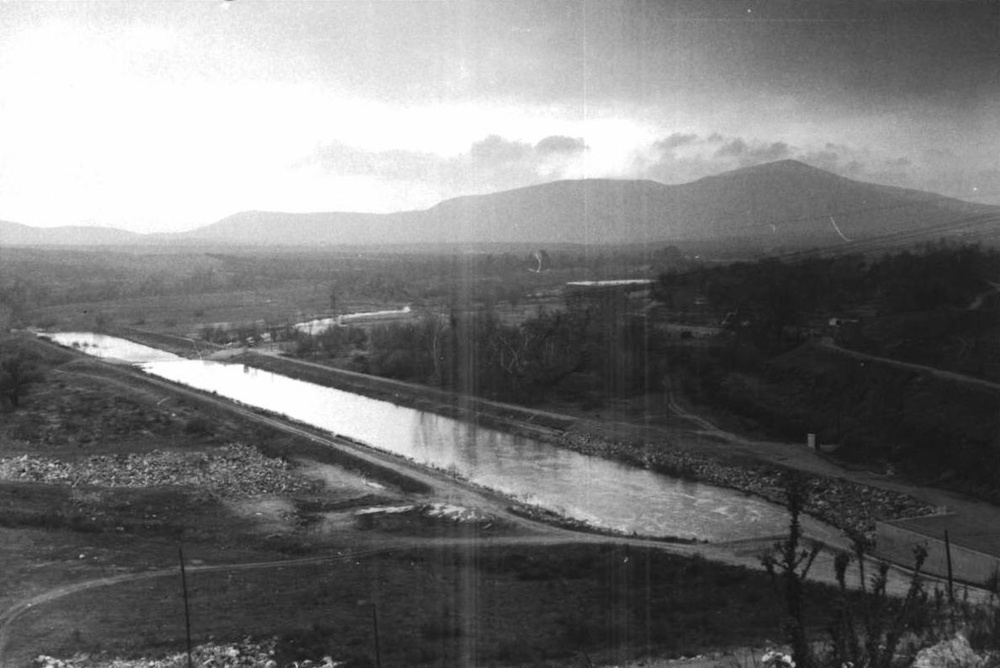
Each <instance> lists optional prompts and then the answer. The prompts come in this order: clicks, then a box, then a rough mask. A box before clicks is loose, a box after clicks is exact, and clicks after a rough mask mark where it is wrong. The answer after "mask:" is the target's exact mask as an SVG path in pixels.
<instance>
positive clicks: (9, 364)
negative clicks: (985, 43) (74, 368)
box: [0, 338, 42, 410]
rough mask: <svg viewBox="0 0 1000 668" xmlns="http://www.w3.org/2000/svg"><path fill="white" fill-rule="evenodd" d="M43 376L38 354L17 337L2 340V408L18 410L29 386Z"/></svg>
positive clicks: (0, 365)
mask: <svg viewBox="0 0 1000 668" xmlns="http://www.w3.org/2000/svg"><path fill="white" fill-rule="evenodd" d="M41 378H42V374H41V371H40V368H39V365H38V357H37V355H35V354H33V352H32V351H31V350H29V349H28V348H27V347H25V346H24V345H23V344H22V343H21V342H20V341H18V340H17V339H14V338H8V339H4V340H3V341H0V409H4V408H8V409H12V410H16V409H17V408H18V406H20V403H21V399H22V398H23V397H24V395H25V394H27V392H28V387H29V386H31V385H32V384H34V383H37V382H38V381H39V380H41Z"/></svg>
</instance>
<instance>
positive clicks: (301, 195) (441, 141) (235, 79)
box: [0, 0, 1000, 232]
mask: <svg viewBox="0 0 1000 668" xmlns="http://www.w3.org/2000/svg"><path fill="white" fill-rule="evenodd" d="M665 4H670V3H652V2H650V3H645V2H615V1H614V0H599V1H598V0H565V1H559V0H553V1H552V2H550V3H534V2H530V1H528V0H525V1H523V2H522V1H521V0H495V1H493V2H490V1H488V0H483V1H482V2H458V1H456V2H448V1H447V0H445V1H442V2H436V3H419V2H392V1H388V2H371V3H369V2H364V1H363V0H352V1H348V0H328V1H325V2H306V1H301V2H294V3H282V2H269V1H268V0H234V1H233V2H231V3H225V5H224V6H223V5H220V3H218V2H215V1H214V0H179V1H178V2H170V3H145V2H139V1H138V0H136V1H134V2H133V1H132V0H97V1H96V2H88V3H73V2H38V1H35V0H25V1H20V0H8V1H7V2H4V3H0V219H3V220H10V221H15V222H21V223H25V224H29V225H36V226H54V225H67V224H100V225H109V226H114V227H121V228H123V229H129V230H133V231H139V232H152V231H177V230H185V229H192V228H194V227H198V226H200V225H204V224H208V223H211V222H214V221H215V220H218V219H219V218H222V217H224V216H226V215H229V214H232V213H235V212H237V211H241V210H248V209H271V210H284V211H320V210H326V211H332V210H352V211H379V212H385V211H394V210H404V209H412V208H425V207H429V206H431V205H433V204H435V203H436V202H438V201H440V200H442V199H446V198H449V197H455V196H459V195H465V194H471V193H476V192H489V191H495V190H501V189H506V188H514V187H519V186H525V185H530V184H532V183H539V182H543V181H548V180H555V179H560V178H586V177H613V178H651V179H656V180H660V181H663V182H667V183H671V182H684V181H689V180H693V179H696V178H700V177H702V176H706V175H709V174H713V173H718V172H721V171H725V170H728V169H732V168H735V167H739V166H745V165H748V164H755V163H757V162H767V161H770V160H774V159H783V158H796V159H800V160H804V161H806V162H809V163H811V164H814V165H815V166H817V167H821V168H824V169H830V170H831V171H835V172H838V173H841V174H843V175H846V176H850V177H852V178H858V179H861V180H869V181H874V182H879V183H888V184H893V185H901V186H907V187H916V188H924V189H930V190H935V191H937V192H942V193H944V194H948V195H952V196H958V197H967V198H970V199H976V201H984V200H990V199H992V200H993V201H1000V158H998V157H997V155H998V154H997V152H996V151H995V150H993V148H992V147H996V146H997V145H998V142H1000V121H997V119H998V118H1000V102H998V100H1000V95H998V93H1000V48H996V47H997V46H998V44H997V43H996V35H997V34H1000V33H998V31H997V30H996V29H990V30H985V29H983V30H982V31H981V33H976V32H973V33H971V36H970V32H969V26H970V25H978V24H980V23H982V19H981V17H977V16H974V14H975V11H976V10H975V9H974V8H971V9H970V8H969V7H970V6H972V5H974V4H975V3H957V4H959V5H963V6H965V7H966V8H967V9H966V10H965V13H962V12H961V11H959V10H955V11H951V13H948V12H945V13H944V14H943V15H942V16H940V17H937V18H936V19H935V21H928V22H922V19H919V18H915V17H914V16H911V15H909V14H906V15H903V14H900V15H899V16H898V17H895V16H892V17H890V18H891V19H892V20H891V21H889V23H888V24H886V22H885V21H884V20H883V21H882V22H881V23H877V22H876V21H875V19H874V18H873V17H870V16H867V15H865V16H861V15H860V14H859V15H858V17H859V19H863V20H855V17H853V15H852V16H847V17H834V19H830V18H829V16H827V15H823V17H819V18H817V19H816V23H815V24H813V23H810V21H808V20H807V21H804V22H791V21H789V22H788V23H787V24H785V25H784V27H783V28H782V32H779V33H773V32H769V31H772V30H775V28H774V27H773V26H772V22H764V21H762V20H761V21H759V22H758V21H757V19H753V21H750V20H748V19H746V18H745V12H744V13H742V14H743V15H741V16H740V17H738V20H736V19H735V18H734V16H735V15H733V16H730V15H729V13H727V12H728V10H727V9H720V7H715V6H713V5H711V4H705V3H694V2H692V4H691V6H690V7H688V8H685V7H684V6H683V5H675V6H674V9H673V10H671V11H673V12H674V13H672V14H671V13H670V11H666V10H663V9H662V8H663V6H664V5H665ZM739 4H740V3H738V2H729V3H726V5H728V6H735V5H739ZM758 4H759V3H758ZM839 4H840V5H841V6H843V3H839ZM848 4H849V3H848ZM887 4H899V3H887ZM910 4H912V5H920V4H922V3H921V2H920V1H919V0H914V2H913V3H910ZM937 4H940V3H937ZM540 5H544V7H541V6H540ZM775 6H778V7H785V8H786V9H787V11H788V12H793V13H794V12H801V11H802V10H801V9H791V8H792V7H793V5H792V4H788V3H784V4H783V3H780V2H777V0H776V4H775ZM817 6H822V3H817ZM224 7H225V8H224ZM702 7H709V8H712V9H711V10H705V9H702ZM857 11H859V12H860V11H861V10H857ZM865 11H867V10H865ZM949 11H950V10H949ZM699 12H700V13H699ZM705 12H707V13H705ZM780 16H784V15H780ZM780 16H779V18H780ZM788 16H789V17H791V18H795V17H797V16H798V15H797V14H796V15H795V16H791V15H790V14H789V15H788ZM807 18H808V17H807ZM875 18H877V17H875ZM844 19H850V20H849V21H848V20H844ZM869 19H871V25H872V26H875V27H877V26H879V25H881V26H882V32H883V33H884V32H885V29H884V26H885V25H889V26H890V32H891V29H892V27H894V26H896V25H898V26H900V29H899V31H898V32H899V34H898V35H896V34H890V35H888V36H886V35H885V34H881V35H880V34H879V33H878V31H877V30H870V29H868V28H866V26H868V24H867V23H865V22H864V21H867V20H869ZM821 21H825V22H827V23H822V22H821ZM831 21H832V22H831ZM893 21H898V22H897V23H893ZM817 26H820V27H822V28H823V29H824V30H823V31H822V32H816V31H817V30H818V28H817ZM838 31H839V32H838ZM915 31H916V34H917V35H919V36H920V37H921V39H918V40H914V39H911V36H910V35H911V33H914V32H915ZM919 31H925V32H924V33H920V32H919ZM935 31H939V32H940V33H941V34H937V32H935ZM692 33H694V34H692ZM834 33H835V34H834ZM830 34H833V36H832V37H830V36H829V35H830ZM990 35H993V37H990ZM958 36H960V37H961V40H964V41H963V44H964V46H963V47H962V49H958V48H956V49H954V50H949V47H948V46H947V45H948V44H951V41H950V38H951V37H955V38H956V39H959V37H958ZM991 40H993V41H991ZM852 44H853V47H852ZM921 44H926V45H927V46H926V47H925V46H921ZM859 45H861V46H864V47H865V48H857V47H858V46H859ZM942 45H944V46H942ZM932 48H933V49H935V54H936V55H935V58H936V60H932V59H931V56H930V55H928V54H924V52H923V51H924V50H928V49H932ZM991 49H992V50H991ZM859 53H861V54H865V55H858V54H859ZM866 59H867V60H866ZM869 61H876V62H877V63H889V64H887V65H882V64H879V65H877V66H875V65H873V62H869ZM939 61H940V62H939ZM928 63H935V64H933V65H929V64H928ZM959 63H961V67H964V68H965V69H964V70H962V71H963V72H964V74H963V76H961V77H955V76H951V75H948V72H949V71H953V70H949V69H948V66H949V64H955V65H956V67H957V66H958V64H959ZM970 63H971V64H970ZM880 68H881V69H880ZM939 89H940V90H939Z"/></svg>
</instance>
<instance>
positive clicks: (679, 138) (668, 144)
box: [654, 132, 698, 151]
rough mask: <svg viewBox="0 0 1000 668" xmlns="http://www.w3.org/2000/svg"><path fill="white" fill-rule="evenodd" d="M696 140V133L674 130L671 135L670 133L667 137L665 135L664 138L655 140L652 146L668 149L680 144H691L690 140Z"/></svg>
mask: <svg viewBox="0 0 1000 668" xmlns="http://www.w3.org/2000/svg"><path fill="white" fill-rule="evenodd" d="M697 140H698V135H696V134H694V133H691V134H684V133H682V132H675V133H673V134H672V135H670V136H669V137H666V138H664V139H660V140H659V141H657V142H656V143H655V144H654V146H655V147H656V148H657V149H660V150H663V151H670V150H672V149H675V148H678V147H680V146H684V145H686V144H691V143H692V142H695V141H697Z"/></svg>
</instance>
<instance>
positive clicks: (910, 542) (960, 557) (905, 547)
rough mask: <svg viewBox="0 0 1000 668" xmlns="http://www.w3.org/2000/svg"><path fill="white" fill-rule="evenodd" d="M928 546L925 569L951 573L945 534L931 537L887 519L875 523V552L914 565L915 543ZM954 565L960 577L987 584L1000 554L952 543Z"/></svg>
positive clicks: (937, 573)
mask: <svg viewBox="0 0 1000 668" xmlns="http://www.w3.org/2000/svg"><path fill="white" fill-rule="evenodd" d="M914 545H923V546H924V547H925V548H927V560H926V561H925V562H924V568H923V571H924V572H925V573H928V574H930V575H937V576H939V577H947V576H948V558H947V555H946V554H945V545H944V535H943V534H942V535H941V537H940V538H931V537H930V536H926V535H924V534H921V533H917V532H916V531H911V530H909V529H904V528H902V527H898V526H894V525H892V524H888V523H885V522H876V524H875V555H876V556H877V557H880V558H882V559H885V560H886V561H891V562H893V563H896V564H899V565H901V566H905V567H907V568H913V566H914V561H913V546H914ZM951 568H952V573H953V574H954V577H955V579H956V580H960V581H962V582H968V583H970V584H977V585H978V584H983V583H984V582H986V580H987V579H989V578H990V577H992V576H993V574H994V572H996V571H997V570H998V569H1000V557H996V556H993V555H989V554H985V553H983V552H977V551H976V550H971V549H969V548H967V547H961V546H959V545H955V543H954V542H952V543H951Z"/></svg>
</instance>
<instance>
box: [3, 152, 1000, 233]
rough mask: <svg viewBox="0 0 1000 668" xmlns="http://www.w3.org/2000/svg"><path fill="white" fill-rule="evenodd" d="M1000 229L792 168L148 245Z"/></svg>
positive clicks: (263, 217)
mask: <svg viewBox="0 0 1000 668" xmlns="http://www.w3.org/2000/svg"><path fill="white" fill-rule="evenodd" d="M970 220H974V221H975V222H974V223H969V222H968V221H970ZM19 227H24V226H19ZM998 228H1000V207H995V206H986V205H979V204H971V203H968V202H962V201H960V200H956V199H951V198H947V197H942V196H940V195H935V194H933V193H927V192H921V191H917V190H907V189H903V188H894V187H889V186H880V185H874V184H870V183H863V182H860V181H854V180H851V179H846V178H843V177H840V176H837V175H835V174H831V173H829V172H825V171H823V170H821V169H816V168H815V167H810V166H808V165H805V164H803V163H801V162H797V161H794V160H783V161H780V162H774V163H769V164H766V165H758V166H754V167H747V168H744V169H738V170H735V171H731V172H726V173H724V174H719V175H716V176H710V177H706V178H703V179H699V180H697V181H693V182H691V183H685V184H679V185H664V184H662V183H657V182H655V181H637V180H631V181H630V180H610V179H587V180H575V181H573V180H567V181H555V182H552V183H545V184H541V185H535V186H528V187H525V188H518V189H515V190H507V191H503V192H497V193H492V194H487V195H474V196H468V197H458V198H455V199H450V200H445V201H443V202H441V203H439V204H437V205H435V206H433V207H431V208H430V209H427V210H423V211H405V212H400V213H391V214H371V213H345V212H332V213H280V212H268V211H248V212H243V213H237V214H234V215H232V216H229V217H227V218H224V219H223V220H220V221H218V222H216V223H213V224H211V225H206V226H204V227H201V228H199V229H197V230H194V231H192V232H187V233H183V234H176V235H149V236H148V237H147V239H146V240H147V241H150V242H154V241H155V242H156V243H212V244H213V245H219V244H222V245H230V244H232V245H268V246H272V245H306V246H317V245H359V246H371V245H376V244H379V245H394V246H400V245H412V244H531V245H535V246H541V245H546V244H548V245H555V244H653V243H670V242H679V241H731V242H734V243H743V244H748V245H753V246H755V247H758V248H788V247H797V246H798V247H801V246H816V247H829V246H839V245H842V244H849V243H853V244H854V245H857V243H858V242H859V241H861V240H872V241H874V240H878V239H889V240H891V239H894V238H897V237H898V238H899V239H901V240H902V239H906V240H913V239H915V238H919V237H921V236H922V235H927V236H931V237H937V236H942V235H947V234H949V233H952V232H954V231H955V230H961V231H963V232H969V233H970V234H971V236H972V237H973V238H976V237H977V236H983V235H987V236H989V235H996V234H997V230H998ZM26 229H32V228H26ZM64 229H65V228H64ZM45 232H49V231H45ZM108 232H109V233H110V231H108ZM123 234H127V233H123ZM135 237H136V235H133V241H134V240H137V239H135ZM11 238H12V239H15V240H14V241H10V240H8V238H7V235H6V233H5V230H4V228H0V244H15V243H42V242H33V241H28V242H24V241H18V240H17V239H21V238H26V237H25V235H24V234H22V235H21V236H18V235H16V234H15V235H12V236H11ZM109 238H110V237H109ZM49 243H57V242H49ZM89 243H107V242H103V241H101V242H89ZM111 243H114V242H111ZM887 243H889V244H890V245H891V244H892V243H894V242H893V241H888V242H887Z"/></svg>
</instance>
